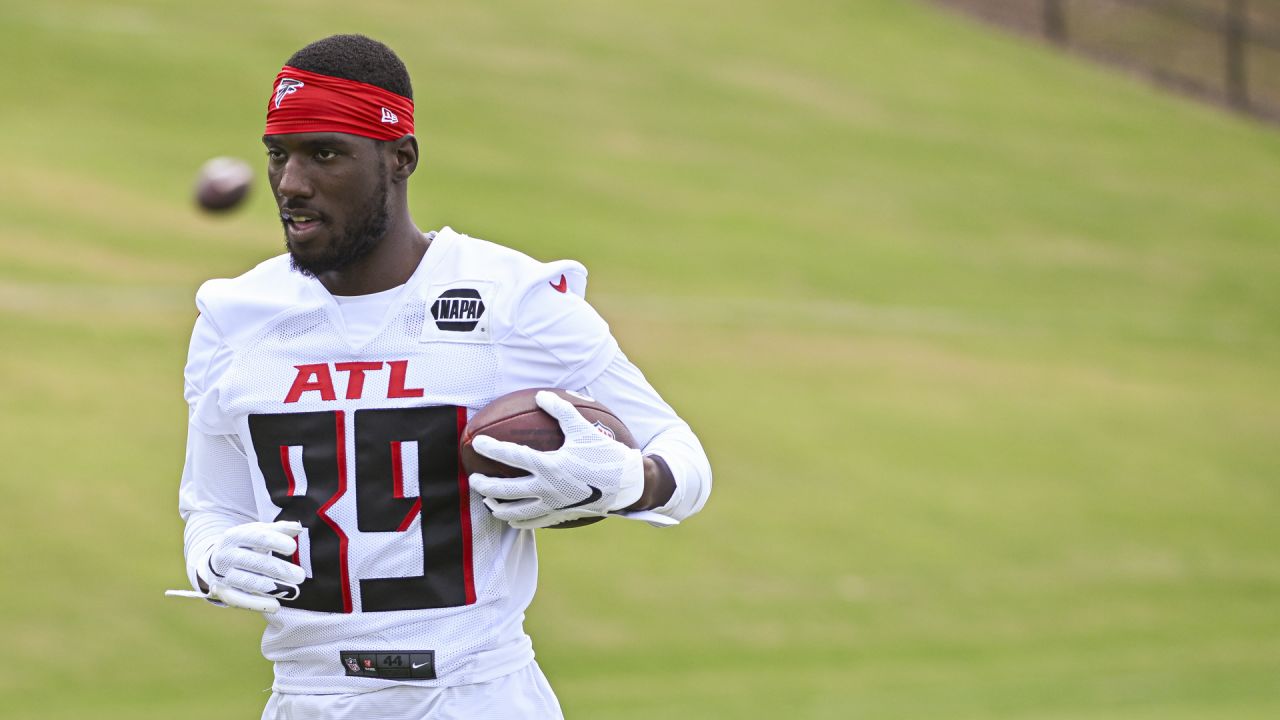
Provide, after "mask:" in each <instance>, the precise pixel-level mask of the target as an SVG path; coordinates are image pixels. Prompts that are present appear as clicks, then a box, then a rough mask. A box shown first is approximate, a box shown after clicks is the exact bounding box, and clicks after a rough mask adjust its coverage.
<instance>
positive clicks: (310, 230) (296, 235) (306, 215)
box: [280, 210, 324, 241]
mask: <svg viewBox="0 0 1280 720" xmlns="http://www.w3.org/2000/svg"><path fill="white" fill-rule="evenodd" d="M280 220H281V222H283V223H284V227H285V232H286V233H287V234H288V235H289V239H290V240H298V241H306V240H310V239H311V238H312V236H314V235H315V234H316V233H317V232H319V230H320V226H321V225H324V220H322V219H321V218H320V215H319V214H317V213H314V212H312V211H310V210H281V211H280Z"/></svg>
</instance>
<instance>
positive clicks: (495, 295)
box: [428, 227, 587, 328]
mask: <svg viewBox="0 0 1280 720" xmlns="http://www.w3.org/2000/svg"><path fill="white" fill-rule="evenodd" d="M436 242H441V243H443V244H444V247H442V248H441V251H442V252H441V254H440V257H439V259H438V262H437V264H436V265H435V267H433V268H431V273H430V280H429V281H428V293H429V294H430V297H429V298H428V301H432V300H434V299H436V298H437V297H439V296H440V295H441V293H443V292H454V291H460V290H465V291H467V292H468V293H470V292H474V293H475V294H476V295H477V296H478V297H479V298H481V299H482V300H483V302H484V304H485V306H486V309H487V310H488V311H489V314H490V315H491V317H492V319H493V320H494V321H495V323H496V324H497V325H498V326H499V327H503V328H509V327H510V326H512V325H513V324H515V322H516V319H517V317H518V315H519V312H518V310H519V308H520V307H521V305H525V304H527V303H528V302H529V301H530V300H531V299H532V298H538V297H543V296H546V295H548V294H550V295H551V296H553V297H554V296H559V297H572V298H575V299H577V300H582V299H583V298H584V297H585V296H586V290H587V269H586V267H584V266H583V265H582V263H580V262H577V261H575V260H552V261H548V262H544V261H541V260H537V259H535V258H533V257H530V256H529V255H527V254H525V253H523V252H521V251H519V250H515V249H513V248H510V247H507V246H505V245H500V244H498V243H495V242H490V241H488V240H482V239H480V238H475V237H471V236H469V235H463V234H462V233H459V232H456V231H454V230H453V229H451V228H448V227H446V228H443V229H441V230H440V231H439V232H438V233H437V234H436Z"/></svg>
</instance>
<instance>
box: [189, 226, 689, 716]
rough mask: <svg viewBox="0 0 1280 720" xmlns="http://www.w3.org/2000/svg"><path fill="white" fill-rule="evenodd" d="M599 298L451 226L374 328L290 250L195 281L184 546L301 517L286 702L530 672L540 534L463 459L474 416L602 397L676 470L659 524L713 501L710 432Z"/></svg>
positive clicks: (273, 645) (288, 626)
mask: <svg viewBox="0 0 1280 720" xmlns="http://www.w3.org/2000/svg"><path fill="white" fill-rule="evenodd" d="M585 289H586V270H585V269H584V268H583V267H582V266H581V265H580V264H578V263H575V262H570V261H559V262H553V263H540V262H537V261H535V260H533V259H531V258H529V257H527V256H526V255H523V254H521V253H519V252H516V251H514V250H511V249H508V248H505V247H502V246H499V245H495V244H492V243H488V242H485V241H483V240H477V239H474V238H470V237H467V236H465V235H460V234H458V233H456V232H454V231H452V230H450V229H449V228H444V229H443V230H441V231H439V232H438V233H436V235H435V237H434V239H433V240H432V243H431V245H430V247H429V248H428V251H427V253H426V255H425V256H424V257H423V260H422V262H421V264H420V266H419V267H418V269H417V271H416V272H415V273H414V274H413V276H412V277H411V278H410V280H409V281H408V282H407V283H406V284H405V285H403V286H402V287H401V288H399V289H398V290H397V291H396V292H393V293H389V294H387V298H386V301H385V306H386V308H387V311H386V313H385V316H384V317H383V318H382V320H381V324H378V325H373V326H368V324H367V323H366V327H365V328H364V331H363V332H349V329H348V328H347V326H346V325H345V323H344V315H343V312H342V308H340V306H339V303H338V301H337V300H336V299H335V298H334V297H333V296H331V295H330V294H329V293H328V292H327V291H326V290H325V289H324V287H323V286H322V285H321V284H320V283H319V282H317V281H316V280H314V279H311V278H307V277H305V276H303V275H301V274H299V273H297V272H294V271H293V270H292V269H291V268H290V264H289V258H288V256H280V257H276V258H273V259H271V260H268V261H266V262H264V263H262V264H261V265H259V266H258V267H256V268H254V269H253V270H251V271H249V272H248V273H245V274H244V275H242V276H240V277H238V278H235V279H231V280H212V281H209V282H208V283H206V284H205V285H204V286H203V287H202V288H201V289H200V291H199V293H198V294H197V305H198V306H199V310H200V313H201V314H200V318H199V320H198V321H197V325H196V330H195V332H194V334H193V339H192V344H191V352H190V357H189V360H188V365H187V369H186V396H187V400H188V403H189V405H190V411H191V412H190V418H191V423H190V424H191V427H190V432H189V441H188V448H187V463H186V468H185V469H184V473H183V482H182V489H181V493H180V506H181V511H182V515H183V517H184V518H185V519H186V521H187V530H186V550H187V553H188V554H189V556H192V557H196V556H197V555H198V553H200V552H202V551H205V550H207V548H208V547H209V546H210V545H211V544H212V543H213V542H215V540H216V537H217V536H218V534H220V533H221V532H222V531H223V530H225V529H226V528H228V527H231V526H233V525H235V524H239V523H242V522H251V521H264V522H269V521H275V520H296V521H298V522H300V523H301V524H302V525H303V527H304V531H303V532H302V534H301V535H300V536H299V538H298V552H297V554H296V555H295V556H294V557H293V558H292V559H293V561H294V562H296V563H298V564H300V565H301V566H302V567H303V569H304V570H305V571H306V574H307V579H306V581H304V582H303V583H302V585H301V594H300V596H299V597H298V598H297V599H296V600H293V601H285V602H282V607H281V610H280V611H279V612H278V613H276V614H273V615H268V616H266V619H267V628H266V631H265V633H264V636H263V640H262V651H263V654H264V655H265V656H266V657H267V659H269V660H271V661H273V662H274V663H275V673H276V681H275V685H274V689H275V690H276V691H278V692H283V693H338V692H345V693H349V692H361V691H366V690H374V689H378V688H381V687H386V686H388V685H391V684H398V683H403V682H410V683H417V684H423V685H432V686H440V685H460V684H468V683H475V682H484V681H486V680H489V679H492V678H495V677H499V676H501V675H504V674H507V673H510V672H513V671H515V670H517V669H519V668H520V667H522V666H524V665H525V664H527V663H528V662H529V661H530V660H531V659H532V657H533V650H532V647H531V643H530V640H529V638H528V636H527V635H526V634H525V633H524V630H523V619H524V610H525V608H526V607H527V606H528V605H529V602H530V601H531V600H532V598H533V594H534V589H535V587H536V583H537V558H536V554H535V551H534V541H533V532H532V531H518V530H515V529H513V528H511V527H510V526H508V525H507V524H506V523H503V522H500V521H498V520H496V519H494V518H493V516H492V515H491V514H490V513H489V511H488V509H487V508H486V507H485V505H484V503H483V502H481V498H480V496H479V495H478V494H476V493H473V492H472V491H471V490H470V489H469V486H468V481H467V477H466V474H465V473H464V472H463V470H462V468H461V464H460V463H459V459H458V450H457V448H458V439H459V437H460V436H461V434H462V431H463V428H464V427H465V425H466V423H467V421H468V418H469V417H470V416H471V415H473V414H474V413H475V412H476V411H477V410H478V409H480V408H482V407H484V406H485V405H486V404H488V403H489V402H490V401H491V400H493V399H494V398H496V397H498V396H500V395H503V394H505V393H508V392H511V391H513V390H517V389H521V388H529V387H560V388H568V389H575V390H578V389H581V390H586V391H588V392H590V393H591V394H593V395H594V396H595V397H596V398H597V399H599V400H601V401H602V402H604V403H605V404H606V405H608V406H610V407H611V408H612V409H613V410H614V411H615V412H617V413H618V415H619V416H620V417H621V418H622V420H623V421H624V422H626V423H627V425H628V427H629V428H630V429H631V430H632V431H633V434H634V435H635V436H636V439H637V441H638V442H639V443H640V444H641V445H642V446H643V447H644V448H645V452H646V453H648V454H656V455H660V456H662V457H663V458H664V460H666V461H667V463H668V465H670V466H671V469H672V471H673V474H674V475H675V476H676V480H677V491H676V494H675V496H673V497H672V499H671V501H670V502H669V503H668V504H667V505H665V506H664V507H662V508H658V509H657V512H659V513H661V514H664V515H667V516H668V517H670V518H672V519H674V520H680V519H683V518H684V517H687V516H688V515H691V514H693V513H694V512H696V511H697V510H698V509H700V508H701V507H702V505H703V503H704V502H705V501H706V497H707V494H708V493H709V491H710V469H709V467H708V466H707V462H706V457H705V455H704V454H703V452H702V448H701V446H700V445H699V444H698V441H697V438H696V437H695V436H694V435H693V433H692V432H691V431H690V430H689V428H688V425H686V424H685V423H684V422H683V421H682V420H680V418H679V417H678V416H676V414H675V413H674V412H673V411H672V410H671V408H670V407H669V406H667V405H666V403H664V402H663V401H662V400H661V398H660V397H658V395H657V394H656V393H655V392H654V391H653V389H652V387H650V386H649V385H648V383H647V382H646V381H645V380H644V377H643V376H642V375H641V374H640V373H639V371H638V370H636V369H635V368H634V366H633V365H631V364H630V363H629V362H628V361H627V360H626V358H625V356H623V355H622V353H621V352H620V351H619V349H618V345H617V342H616V341H615V340H614V338H613V336H612V335H611V334H610V332H609V328H608V325H607V324H606V323H605V321H604V320H603V319H602V318H601V317H600V316H599V315H598V314H597V313H596V312H595V311H594V310H593V309H592V308H591V306H590V305H588V304H587V302H586V301H585V300H584V299H583V295H584V293H585ZM192 581H193V583H194V581H195V579H194V577H192Z"/></svg>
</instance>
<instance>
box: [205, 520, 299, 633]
mask: <svg viewBox="0 0 1280 720" xmlns="http://www.w3.org/2000/svg"><path fill="white" fill-rule="evenodd" d="M301 532H302V525H301V524H300V523H297V522H293V521H278V522H273V523H262V522H252V523H245V524H243V525H237V526H235V527H233V528H230V529H229V530H227V531H226V532H224V533H223V534H222V538H221V539H220V540H218V542H217V543H216V544H215V545H214V546H213V549H212V550H211V551H210V552H209V553H208V554H207V555H205V556H204V557H203V558H200V559H197V561H196V562H197V564H196V568H195V570H196V575H198V576H199V578H200V579H201V580H202V581H203V582H204V583H205V584H206V585H208V586H209V592H208V595H207V597H208V599H210V600H215V601H220V602H223V603H225V604H227V605H230V606H232V607H238V608H244V609H245V610H256V611H258V612H264V613H274V612H276V611H277V610H279V609H280V599H284V600H293V599H295V598H297V597H298V593H299V590H298V585H299V583H301V582H302V581H303V580H306V579H307V573H306V571H305V570H303V569H302V568H301V567H299V566H297V565H294V564H293V563H291V562H288V561H285V560H281V559H280V558H278V557H273V556H272V555H271V553H272V552H278V553H281V554H283V555H291V554H293V553H294V552H295V551H296V550H297V549H298V541H297V540H296V539H295V538H297V537H298V534H299V533H301Z"/></svg>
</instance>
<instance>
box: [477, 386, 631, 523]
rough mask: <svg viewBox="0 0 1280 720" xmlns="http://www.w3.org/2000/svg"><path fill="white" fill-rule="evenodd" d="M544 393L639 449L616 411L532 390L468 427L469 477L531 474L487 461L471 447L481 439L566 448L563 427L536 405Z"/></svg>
mask: <svg viewBox="0 0 1280 720" xmlns="http://www.w3.org/2000/svg"><path fill="white" fill-rule="evenodd" d="M542 390H550V391H551V392H554V393H555V394H557V395H559V396H560V397H562V398H564V399H565V400H568V401H569V402H571V403H573V406H574V407H576V408H577V409H578V412H580V413H582V416H583V417H585V418H586V419H587V420H588V421H589V422H591V423H594V424H595V426H596V428H597V429H599V430H600V432H602V433H604V434H605V435H608V436H609V437H612V438H613V439H614V440H617V441H618V442H621V443H622V444H624V445H626V446H627V447H632V448H634V447H636V441H635V438H634V437H633V436H632V435H631V431H630V430H628V429H627V426H626V425H625V424H624V423H623V422H622V420H620V419H618V416H617V415H615V414H614V413H613V411H612V410H610V409H609V408H607V407H605V406H604V404H603V403H599V402H596V401H595V400H593V399H591V398H589V397H587V396H586V395H582V394H580V393H575V392H572V391H569V390H560V389H558V388H529V389H526V390H517V391H515V392H512V393H507V394H506V395H503V396H502V397H499V398H497V399H496V400H494V401H493V402H491V403H489V404H488V405H486V406H484V407H483V408H481V410H480V412H478V413H476V414H475V417H473V418H471V420H470V421H469V422H468V423H467V427H466V429H465V430H463V433H462V440H461V441H460V443H459V451H460V453H461V459H462V467H463V469H464V470H466V471H467V474H471V473H481V474H483V475H489V476H491V477H520V476H522V475H528V474H529V473H528V472H527V471H525V470H522V469H520V468H514V467H511V466H510V465H505V464H503V463H500V462H498V461H497V460H493V459H490V458H487V457H485V456H483V455H481V454H480V453H478V452H476V451H475V449H473V448H472V447H471V443H472V441H473V440H475V437H476V436H477V435H488V436H489V437H491V438H495V439H497V440H505V441H507V442H513V443H519V444H521V445H526V446H528V447H531V448H533V449H534V450H542V451H547V450H555V449H557V448H559V447H560V446H561V445H564V433H562V432H561V431H560V423H559V422H558V421H557V420H556V419H555V418H553V417H551V416H550V415H548V414H547V413H546V412H544V411H543V409H542V408H540V407H538V404H537V403H536V402H534V399H533V398H534V396H535V395H537V394H538V393H539V392H541V391H542ZM601 520H604V518H603V517H588V518H581V519H579V520H571V521H569V522H563V523H560V524H559V525H553V526H551V527H554V528H557V529H563V528H573V527H582V526H583V525H590V524H592V523H596V522H599V521H601Z"/></svg>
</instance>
